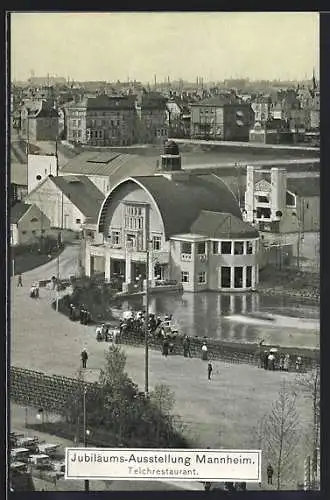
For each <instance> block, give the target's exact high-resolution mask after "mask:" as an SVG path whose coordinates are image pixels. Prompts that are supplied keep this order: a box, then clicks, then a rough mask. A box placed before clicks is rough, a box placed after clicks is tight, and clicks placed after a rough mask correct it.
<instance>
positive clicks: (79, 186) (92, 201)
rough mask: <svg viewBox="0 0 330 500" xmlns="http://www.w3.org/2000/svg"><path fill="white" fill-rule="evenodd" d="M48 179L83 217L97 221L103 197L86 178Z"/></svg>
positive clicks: (81, 176)
mask: <svg viewBox="0 0 330 500" xmlns="http://www.w3.org/2000/svg"><path fill="white" fill-rule="evenodd" d="M49 178H50V179H51V180H52V181H53V182H54V184H55V185H56V186H57V187H58V188H59V189H60V190H61V191H62V193H63V194H64V195H65V196H67V197H68V198H70V200H71V201H72V203H73V204H74V205H75V206H76V207H77V208H78V209H79V210H80V211H81V212H82V213H83V214H84V216H85V217H91V218H92V219H93V220H95V221H96V220H97V217H98V214H99V211H100V208H101V204H102V202H103V200H104V196H103V193H101V191H99V190H98V189H97V187H96V186H95V184H93V182H92V181H90V180H89V179H88V177H86V176H84V175H80V176H73V175H64V176H58V177H51V176H50V177H49Z"/></svg>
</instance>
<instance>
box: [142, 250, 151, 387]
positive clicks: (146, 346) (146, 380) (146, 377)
mask: <svg viewBox="0 0 330 500" xmlns="http://www.w3.org/2000/svg"><path fill="white" fill-rule="evenodd" d="M151 244H152V241H151V240H148V241H147V251H146V259H147V260H146V314H145V320H144V391H145V394H146V396H147V395H148V393H149V267H150V262H149V259H150V249H149V248H150V247H149V245H151Z"/></svg>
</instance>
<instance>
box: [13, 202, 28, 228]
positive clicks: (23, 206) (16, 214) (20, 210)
mask: <svg viewBox="0 0 330 500" xmlns="http://www.w3.org/2000/svg"><path fill="white" fill-rule="evenodd" d="M31 206H32V205H30V204H28V203H16V204H15V205H14V206H13V207H11V209H10V223H11V224H17V222H18V221H19V220H20V219H21V218H22V217H23V215H24V214H25V213H26V212H27V211H28V210H29V208H31Z"/></svg>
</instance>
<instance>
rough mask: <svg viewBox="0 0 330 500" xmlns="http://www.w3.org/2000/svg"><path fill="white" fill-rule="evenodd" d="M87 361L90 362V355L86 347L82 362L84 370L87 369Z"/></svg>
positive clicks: (83, 351) (82, 353)
mask: <svg viewBox="0 0 330 500" xmlns="http://www.w3.org/2000/svg"><path fill="white" fill-rule="evenodd" d="M87 360H88V354H87V350H86V348H85V347H84V349H83V350H82V351H81V361H82V367H83V368H87Z"/></svg>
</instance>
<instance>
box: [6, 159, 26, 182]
mask: <svg viewBox="0 0 330 500" xmlns="http://www.w3.org/2000/svg"><path fill="white" fill-rule="evenodd" d="M10 183H11V184H16V185H17V186H27V185H28V174H27V164H26V163H25V164H24V163H13V162H11V163H10Z"/></svg>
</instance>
